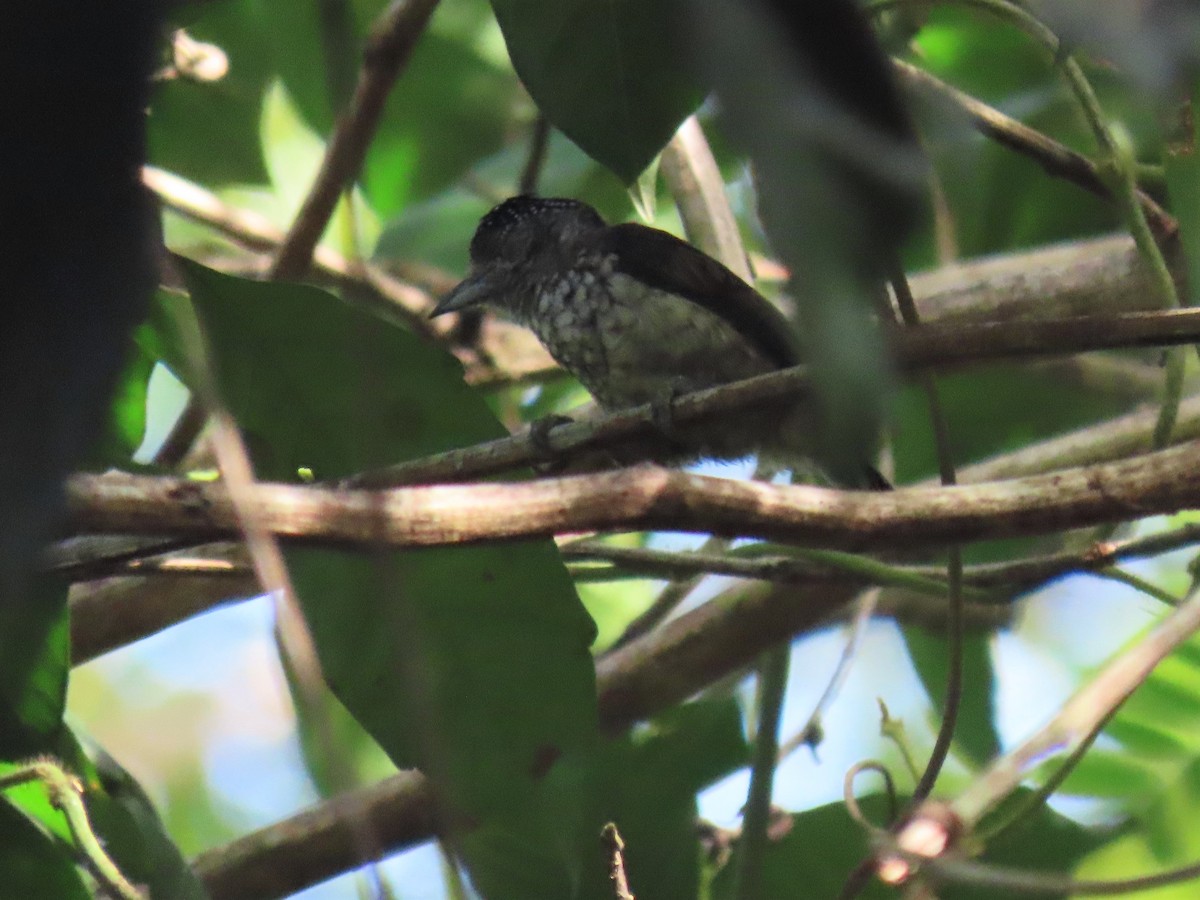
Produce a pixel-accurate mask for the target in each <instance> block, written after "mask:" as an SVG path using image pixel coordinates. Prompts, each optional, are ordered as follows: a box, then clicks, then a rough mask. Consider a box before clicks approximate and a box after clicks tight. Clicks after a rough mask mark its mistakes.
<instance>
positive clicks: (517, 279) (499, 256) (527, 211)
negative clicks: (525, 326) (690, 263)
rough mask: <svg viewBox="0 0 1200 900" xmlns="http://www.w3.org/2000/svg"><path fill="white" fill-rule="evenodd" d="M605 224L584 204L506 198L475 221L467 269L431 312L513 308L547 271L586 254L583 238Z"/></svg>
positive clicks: (550, 272) (553, 199) (571, 263)
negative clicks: (460, 279)
mask: <svg viewBox="0 0 1200 900" xmlns="http://www.w3.org/2000/svg"><path fill="white" fill-rule="evenodd" d="M607 227H608V226H607V225H606V224H605V222H604V220H603V219H602V218H600V214H599V213H598V212H596V210H594V209H592V207H590V206H588V205H587V204H586V203H581V202H580V201H578V200H570V199H566V198H560V197H529V196H525V195H522V196H519V197H512V198H510V199H508V200H505V201H504V202H503V203H501V204H500V205H499V206H497V207H495V208H493V209H492V210H491V212H489V213H488V214H487V215H486V216H484V217H483V219H482V220H480V222H479V227H478V228H476V229H475V236H474V237H473V238H472V239H471V269H470V272H469V273H468V274H467V277H466V278H465V279H463V281H462V282H461V283H460V284H459V285H458V286H457V287H455V288H454V289H453V290H452V291H450V293H448V294H447V295H446V296H444V297H443V298H442V299H441V301H440V302H439V303H438V305H437V306H436V307H435V308H434V310H433V312H432V313H431V314H430V315H431V316H440V315H442V314H443V313H448V312H458V311H461V310H465V309H471V308H473V307H479V306H484V305H490V306H494V307H498V308H500V309H513V308H514V307H515V306H516V305H517V304H520V303H522V302H527V300H528V295H529V293H530V291H531V288H532V287H533V286H535V285H536V284H538V283H539V282H540V281H541V280H543V279H544V278H546V277H547V276H551V275H554V274H555V273H558V272H562V271H565V270H569V269H570V268H571V267H572V266H574V265H576V264H577V263H578V261H579V259H580V257H581V256H583V255H586V250H587V246H588V238H589V237H593V238H594V237H595V235H597V234H598V233H599V232H601V231H603V230H604V229H605V228H607Z"/></svg>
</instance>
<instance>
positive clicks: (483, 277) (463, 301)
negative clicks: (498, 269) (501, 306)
mask: <svg viewBox="0 0 1200 900" xmlns="http://www.w3.org/2000/svg"><path fill="white" fill-rule="evenodd" d="M492 281H493V279H492V278H491V277H490V275H489V273H488V272H487V271H477V272H472V273H471V274H470V275H468V276H467V277H466V278H464V279H463V280H462V281H460V282H459V283H458V285H457V286H456V287H455V288H454V289H453V290H452V291H450V293H448V294H446V296H444V297H442V299H441V300H439V301H438V304H437V306H435V307H434V308H433V312H431V313H430V314H429V318H431V319H432V318H433V317H434V316H441V315H445V314H446V313H451V312H461V311H462V310H464V309H470V308H472V307H475V306H481V305H483V304H484V303H486V302H487V301H488V300H489V299H490V298H491V296H492V294H493V289H494V285H493V284H492Z"/></svg>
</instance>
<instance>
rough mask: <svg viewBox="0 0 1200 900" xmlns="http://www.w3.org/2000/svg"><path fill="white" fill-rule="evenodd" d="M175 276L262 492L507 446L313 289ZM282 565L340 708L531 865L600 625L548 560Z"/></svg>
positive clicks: (480, 553)
mask: <svg viewBox="0 0 1200 900" xmlns="http://www.w3.org/2000/svg"><path fill="white" fill-rule="evenodd" d="M186 270H187V278H188V283H189V286H190V288H191V291H192V298H193V302H194V304H195V307H196V310H197V312H198V315H199V317H200V319H201V320H202V322H203V325H204V328H205V331H206V333H207V336H208V340H209V342H210V345H211V350H212V353H213V356H214V361H215V364H216V368H217V376H218V380H219V384H220V388H221V391H222V395H223V398H224V400H225V402H226V403H227V404H228V405H229V408H230V410H231V411H232V412H233V413H234V415H235V416H236V418H237V420H238V422H239V424H240V425H241V427H242V429H243V430H244V432H245V434H246V436H247V438H248V439H249V441H250V444H251V446H252V447H253V448H254V449H255V464H256V467H257V472H258V474H259V476H260V477H263V478H269V479H276V480H281V479H282V480H287V479H292V478H293V477H294V476H295V473H296V471H297V469H298V468H299V467H302V466H303V467H307V468H309V469H311V470H312V472H313V473H314V474H315V475H316V477H317V478H338V477H342V476H345V475H349V474H351V473H353V472H356V471H361V470H362V469H365V468H369V467H374V466H380V465H383V464H385V463H390V462H395V461H397V460H401V459H407V458H411V457H415V456H418V455H421V454H423V453H429V452H433V451H436V450H445V449H448V448H449V447H453V446H459V445H464V444H468V443H472V442H475V441H479V440H483V439H487V438H494V437H497V436H499V435H500V434H502V433H503V429H501V428H500V426H499V425H498V424H497V423H496V422H495V420H494V419H493V418H492V416H491V414H490V413H489V412H488V411H487V407H486V405H485V404H484V403H483V401H482V399H481V398H480V397H479V396H478V395H477V394H475V393H473V392H472V391H470V390H469V389H468V388H467V387H466V386H465V385H464V384H463V383H462V380H461V376H460V374H459V370H458V366H457V363H455V362H454V361H453V360H452V359H451V358H449V357H448V356H446V355H445V354H444V353H443V352H442V351H440V350H437V349H435V348H433V347H430V346H428V345H426V344H423V343H422V342H421V341H420V340H418V339H417V338H416V337H414V336H413V335H411V334H409V333H407V332H404V331H401V330H398V329H396V328H394V327H389V326H386V325H384V324H383V323H381V322H379V321H376V320H374V319H371V318H369V317H367V316H366V315H363V314H360V313H357V312H355V311H353V310H351V309H350V308H348V307H346V306H345V305H343V304H342V303H341V302H340V301H338V300H337V299H336V298H334V297H332V296H331V295H329V294H326V293H325V292H323V291H320V290H317V289H315V288H310V287H301V286H296V285H281V284H262V283H255V282H250V281H244V280H241V279H236V278H232V277H229V276H225V275H219V274H217V273H215V272H212V271H210V270H207V269H204V268H202V267H200V266H197V265H195V264H188V265H187V267H186ZM288 563H289V567H290V571H291V575H292V577H293V579H294V584H295V586H296V590H297V592H298V593H299V595H300V598H301V601H302V603H303V605H304V609H305V612H306V614H307V616H308V620H309V623H310V625H311V627H312V629H313V632H314V635H315V637H316V640H317V645H318V650H319V652H320V655H321V660H322V665H323V667H324V671H325V675H326V678H327V680H328V681H329V684H330V686H331V687H332V688H333V689H334V692H335V693H336V694H337V695H338V697H339V698H340V699H341V700H342V702H343V703H345V705H346V707H347V708H348V709H349V710H350V711H351V712H352V713H353V714H354V715H355V717H356V718H357V719H358V720H359V721H360V722H361V723H362V724H363V725H364V726H365V727H366V728H367V730H368V731H369V732H370V733H371V735H372V736H373V737H374V738H375V739H376V740H377V741H379V743H380V745H381V746H382V747H383V748H384V749H385V750H386V751H387V752H388V754H389V755H390V756H391V757H392V760H393V761H394V762H395V763H396V764H397V765H399V766H419V767H420V768H421V769H422V770H423V771H425V772H426V773H427V774H429V775H430V776H431V777H432V778H433V779H434V781H435V782H436V783H437V784H438V785H439V787H440V789H441V790H442V792H443V797H444V799H445V801H446V802H447V804H448V805H447V810H448V811H450V812H451V814H452V819H451V821H452V822H455V823H457V824H460V825H462V826H464V827H465V825H466V823H467V822H472V823H475V824H478V823H482V822H492V821H494V822H498V823H502V824H503V825H504V827H506V828H507V829H508V830H510V831H514V832H516V833H518V834H522V835H525V836H526V839H525V841H523V842H522V843H523V845H524V846H525V847H526V848H527V849H528V852H529V853H530V854H532V855H533V856H534V857H537V856H539V855H541V854H542V853H543V851H542V850H541V849H540V848H539V847H538V845H537V844H535V843H530V842H529V841H530V840H531V839H530V838H529V837H528V835H529V834H530V833H531V831H533V832H537V831H538V829H544V827H545V823H544V822H542V821H541V820H540V819H539V814H538V810H537V808H536V806H535V805H534V804H532V803H531V802H530V800H529V798H530V796H531V793H532V791H533V789H534V787H535V786H536V784H537V782H538V781H539V779H540V778H541V777H542V775H543V774H544V773H545V772H546V771H548V769H549V768H550V766H551V765H553V763H554V761H555V760H556V759H558V758H559V757H561V756H563V755H565V754H569V753H571V752H573V751H576V750H579V749H581V748H583V747H586V746H587V745H588V744H589V743H590V741H591V740H592V738H593V736H594V734H595V724H596V722H595V716H596V713H595V688H594V683H593V680H594V673H593V669H592V662H591V657H590V654H589V652H588V647H589V644H590V643H591V641H592V638H593V636H594V626H593V625H592V623H591V620H590V619H589V618H588V617H587V615H586V613H585V612H584V611H583V608H582V607H581V606H580V604H579V600H578V598H577V597H576V595H575V592H574V590H573V588H572V586H571V583H570V581H569V579H568V578H567V576H566V572H565V570H564V569H563V566H562V563H561V561H560V560H559V558H558V555H557V552H556V551H555V549H554V546H553V545H552V544H551V543H549V542H545V541H526V542H520V543H513V544H508V545H506V546H503V547H472V548H461V549H456V548H441V549H430V550H417V551H404V552H388V551H384V550H380V551H379V552H375V553H369V554H353V553H349V552H346V553H343V552H338V551H333V550H293V551H290V552H289V553H288ZM459 817H461V818H459ZM468 849H471V848H470V846H469V845H468ZM475 862H476V860H475V859H474V858H472V857H470V856H468V864H469V865H473V864H474V863H475ZM512 862H516V861H514V860H511V859H510V863H512ZM473 873H475V869H474V868H473ZM503 895H506V894H502V896H503ZM512 895H515V893H514V894H512Z"/></svg>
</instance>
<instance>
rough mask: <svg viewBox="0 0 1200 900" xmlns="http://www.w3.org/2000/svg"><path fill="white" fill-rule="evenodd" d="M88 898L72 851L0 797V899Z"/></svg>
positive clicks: (57, 899) (72, 899) (65, 899)
mask: <svg viewBox="0 0 1200 900" xmlns="http://www.w3.org/2000/svg"><path fill="white" fill-rule="evenodd" d="M30 897H53V898H54V900H91V897H92V892H91V891H89V890H88V889H87V886H86V885H85V884H84V881H83V877H82V875H81V874H80V872H79V869H78V868H76V866H75V860H74V856H73V854H72V852H71V850H70V849H69V848H68V847H67V846H66V845H64V844H62V843H60V842H59V841H56V840H54V839H52V838H50V837H48V836H47V835H46V834H45V833H44V832H42V831H41V830H40V829H39V828H38V827H37V826H36V825H34V823H33V822H32V821H30V820H29V819H28V818H26V817H25V816H23V815H22V814H21V813H20V812H18V811H17V810H16V809H15V808H13V807H12V806H10V805H9V804H8V803H6V802H4V801H3V800H0V900H28V898H30Z"/></svg>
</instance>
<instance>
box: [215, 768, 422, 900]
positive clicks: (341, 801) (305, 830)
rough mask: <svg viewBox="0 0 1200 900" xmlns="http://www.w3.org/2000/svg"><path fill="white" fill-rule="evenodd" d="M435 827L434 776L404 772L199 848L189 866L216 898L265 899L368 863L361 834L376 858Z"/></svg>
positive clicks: (230, 899) (279, 895) (410, 841)
mask: <svg viewBox="0 0 1200 900" xmlns="http://www.w3.org/2000/svg"><path fill="white" fill-rule="evenodd" d="M350 823H357V824H354V825H351V824H350ZM436 828H437V820H436V817H435V815H434V804H433V795H432V791H431V790H430V788H429V783H428V782H427V781H426V780H425V777H424V776H423V775H421V774H420V773H419V772H400V773H399V774H397V775H393V776H392V777H390V778H387V779H385V780H383V781H381V782H379V783H378V784H375V785H372V786H371V787H369V788H364V789H362V790H358V791H353V792H352V793H348V794H343V795H341V796H339V797H335V798H334V799H332V800H328V801H326V802H325V803H322V804H320V805H319V806H314V807H312V808H311V809H307V810H305V811H304V812H302V813H300V814H298V815H295V816H293V817H291V818H290V819H286V820H284V821H282V822H276V823H275V824H274V825H271V826H269V827H267V828H262V829H259V830H258V831H255V832H252V833H250V834H247V835H244V836H243V837H240V838H238V839H237V840H236V841H233V842H231V843H229V844H226V845H225V846H223V847H217V848H216V849H214V850H209V851H207V852H205V853H201V854H200V855H199V856H198V857H196V859H195V860H193V862H192V866H193V868H195V870H196V874H198V875H199V876H200V878H201V879H203V881H204V885H205V887H206V888H207V889H208V893H209V895H210V896H211V897H212V900H266V898H270V897H284V896H287V895H289V894H293V893H295V892H296V891H299V890H301V889H302V888H305V887H308V886H310V885H313V884H316V883H317V882H320V881H324V880H325V879H327V878H332V877H333V876H334V875H336V874H338V873H339V872H344V871H345V870H346V869H349V868H353V867H355V866H359V865H363V864H365V863H368V862H371V860H370V859H364V858H363V852H362V851H363V847H362V842H361V837H362V835H363V833H367V834H369V835H370V836H371V837H372V838H373V839H374V841H375V846H374V847H372V848H371V850H372V851H374V855H375V857H376V858H378V857H381V856H384V855H386V854H388V853H392V852H395V851H396V850H398V849H400V848H401V847H407V846H409V845H411V844H415V843H419V842H421V841H424V840H428V839H429V838H431V837H433V835H434V833H435V831H436Z"/></svg>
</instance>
